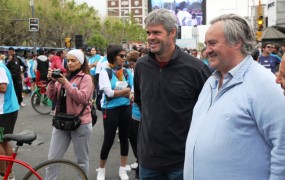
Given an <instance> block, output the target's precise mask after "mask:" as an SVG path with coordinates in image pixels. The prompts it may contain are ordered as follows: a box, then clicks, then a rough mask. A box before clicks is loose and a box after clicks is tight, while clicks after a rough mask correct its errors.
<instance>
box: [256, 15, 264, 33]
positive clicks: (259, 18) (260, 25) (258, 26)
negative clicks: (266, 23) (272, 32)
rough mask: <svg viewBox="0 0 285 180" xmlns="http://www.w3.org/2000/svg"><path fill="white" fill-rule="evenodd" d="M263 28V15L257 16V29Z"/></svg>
mask: <svg viewBox="0 0 285 180" xmlns="http://www.w3.org/2000/svg"><path fill="white" fill-rule="evenodd" d="M262 29H263V16H258V19H257V30H258V31H262Z"/></svg>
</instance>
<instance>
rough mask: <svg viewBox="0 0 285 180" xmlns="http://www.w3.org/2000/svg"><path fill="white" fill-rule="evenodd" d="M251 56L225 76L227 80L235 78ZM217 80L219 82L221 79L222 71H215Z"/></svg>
mask: <svg viewBox="0 0 285 180" xmlns="http://www.w3.org/2000/svg"><path fill="white" fill-rule="evenodd" d="M249 57H250V56H249V55H247V56H246V57H245V58H244V59H243V60H242V61H241V62H240V63H238V65H236V66H235V67H234V68H232V69H231V70H230V71H229V72H228V73H227V74H226V76H225V78H227V77H229V76H231V77H234V76H235V75H236V74H237V72H238V71H239V69H240V68H241V67H242V66H243V65H244V63H245V62H246V59H248V58H249ZM213 75H214V77H215V79H217V80H219V79H220V78H221V73H220V71H215V72H214V73H213Z"/></svg>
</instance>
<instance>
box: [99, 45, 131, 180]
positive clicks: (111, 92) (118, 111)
mask: <svg viewBox="0 0 285 180" xmlns="http://www.w3.org/2000/svg"><path fill="white" fill-rule="evenodd" d="M107 59H108V62H109V65H108V67H106V69H102V71H101V72H100V76H99V87H100V90H102V91H104V93H103V96H102V100H101V107H102V112H103V118H104V119H103V126H104V142H103V145H102V149H101V153H100V164H99V166H100V167H99V168H98V169H97V172H98V174H97V180H105V165H106V162H107V158H108V155H109V152H110V150H111V147H112V145H113V143H114V139H115V135H116V130H117V128H119V139H120V146H121V165H120V168H119V177H120V179H121V180H128V179H129V176H128V175H127V171H128V169H127V168H126V163H127V158H128V150H129V142H128V132H129V126H130V121H131V106H130V100H129V98H128V97H129V95H130V92H131V88H132V86H133V76H132V73H131V72H130V70H128V69H125V68H124V67H123V65H124V63H125V61H126V51H125V50H124V49H123V47H122V46H120V45H112V46H111V47H110V48H109V49H108V51H107Z"/></svg>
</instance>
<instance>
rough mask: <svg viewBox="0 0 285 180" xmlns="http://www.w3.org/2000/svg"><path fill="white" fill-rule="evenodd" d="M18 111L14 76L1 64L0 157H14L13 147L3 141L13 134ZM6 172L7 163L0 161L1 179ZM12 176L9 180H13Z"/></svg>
mask: <svg viewBox="0 0 285 180" xmlns="http://www.w3.org/2000/svg"><path fill="white" fill-rule="evenodd" d="M18 110H19V105H18V100H17V96H16V93H15V89H14V86H13V80H12V75H11V73H10V71H9V69H8V68H7V67H6V66H5V65H4V64H2V63H0V155H12V151H13V150H12V146H11V144H10V142H9V141H3V135H4V134H9V133H13V131H14V127H15V123H16V120H17V117H18ZM5 170H6V162H5V161H0V179H1V177H3V176H4V175H5ZM12 174H13V173H12ZM12 174H10V175H11V176H10V177H9V179H13V177H12V176H13V175H12Z"/></svg>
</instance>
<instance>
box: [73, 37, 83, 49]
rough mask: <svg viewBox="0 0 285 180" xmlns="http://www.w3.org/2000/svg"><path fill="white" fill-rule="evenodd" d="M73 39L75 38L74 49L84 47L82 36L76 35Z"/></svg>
mask: <svg viewBox="0 0 285 180" xmlns="http://www.w3.org/2000/svg"><path fill="white" fill-rule="evenodd" d="M74 37H75V48H76V49H80V48H83V46H84V39H83V35H81V34H77V35H75V36H74Z"/></svg>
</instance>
